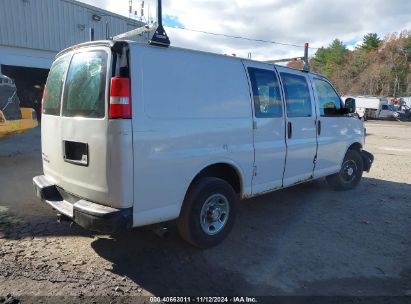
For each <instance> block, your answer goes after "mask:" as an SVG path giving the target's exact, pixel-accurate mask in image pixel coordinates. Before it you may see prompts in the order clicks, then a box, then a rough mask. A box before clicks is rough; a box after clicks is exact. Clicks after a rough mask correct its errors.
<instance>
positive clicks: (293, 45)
mask: <svg viewBox="0 0 411 304" xmlns="http://www.w3.org/2000/svg"><path fill="white" fill-rule="evenodd" d="M165 27H168V28H172V29H176V30H185V31H190V32H195V33H201V34H207V35H213V36H222V37H228V38H234V39H242V40H247V41H255V42H262V43H270V44H278V45H284V46H292V47H298V48H304V45H297V44H291V43H284V42H278V41H270V40H264V39H255V38H249V37H242V36H233V35H227V34H222V33H212V32H207V31H201V30H193V29H189V28H185V27H177V26H168V25H166V26H165ZM309 48H310V49H313V50H318V49H319V48H316V47H309Z"/></svg>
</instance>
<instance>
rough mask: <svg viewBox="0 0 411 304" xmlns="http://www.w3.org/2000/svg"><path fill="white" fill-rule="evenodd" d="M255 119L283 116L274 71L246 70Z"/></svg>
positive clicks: (278, 87)
mask: <svg viewBox="0 0 411 304" xmlns="http://www.w3.org/2000/svg"><path fill="white" fill-rule="evenodd" d="M248 73H249V75H250V80H251V86H252V90H253V99H254V109H255V116H256V117H262V118H264V117H281V116H282V115H283V109H282V102H281V93H280V86H279V82H278V79H277V76H276V75H275V73H274V71H268V70H261V69H256V68H248Z"/></svg>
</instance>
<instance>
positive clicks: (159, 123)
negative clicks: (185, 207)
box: [130, 45, 254, 226]
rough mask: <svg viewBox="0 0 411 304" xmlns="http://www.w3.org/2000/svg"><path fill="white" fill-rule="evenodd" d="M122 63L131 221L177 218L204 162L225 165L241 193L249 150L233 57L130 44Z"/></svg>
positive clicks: (242, 89) (245, 101)
mask: <svg viewBox="0 0 411 304" xmlns="http://www.w3.org/2000/svg"><path fill="white" fill-rule="evenodd" d="M130 61H131V64H132V65H133V66H134V67H135V68H133V69H131V73H132V74H131V78H132V88H131V89H132V98H133V109H132V111H133V148H134V149H133V153H134V191H135V196H134V208H133V211H134V217H133V220H134V221H133V224H134V226H140V225H144V224H151V223H155V222H159V221H164V220H170V219H174V218H176V217H178V215H179V212H180V208H181V204H182V202H183V200H184V196H185V194H186V191H187V190H188V187H189V185H190V183H191V182H192V180H193V179H194V177H195V176H196V175H197V174H198V173H199V172H200V171H201V170H202V169H203V168H204V167H206V166H208V165H211V164H216V163H228V164H231V165H233V167H234V168H236V169H237V171H238V172H239V173H240V175H242V181H241V183H242V185H243V189H244V191H243V194H245V195H249V194H250V191H251V177H252V166H253V161H254V151H253V145H252V119H251V105H250V96H249V90H248V85H247V78H246V75H245V72H244V69H243V66H242V63H241V61H240V60H235V59H232V58H229V57H221V56H215V55H210V54H203V53H196V52H192V51H185V50H179V49H173V48H168V49H166V48H157V47H150V46H145V45H130ZM247 191H248V193H247ZM143 214H144V216H142V215H143Z"/></svg>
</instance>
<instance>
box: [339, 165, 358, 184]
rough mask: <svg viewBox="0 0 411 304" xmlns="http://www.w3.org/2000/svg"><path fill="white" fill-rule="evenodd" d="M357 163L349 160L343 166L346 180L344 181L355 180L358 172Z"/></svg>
mask: <svg viewBox="0 0 411 304" xmlns="http://www.w3.org/2000/svg"><path fill="white" fill-rule="evenodd" d="M356 171H357V164H356V163H355V162H354V161H353V160H347V161H346V162H345V163H344V164H343V167H342V172H341V175H342V179H343V180H344V182H346V183H349V182H351V181H353V180H354V179H355V178H356V176H357V174H356Z"/></svg>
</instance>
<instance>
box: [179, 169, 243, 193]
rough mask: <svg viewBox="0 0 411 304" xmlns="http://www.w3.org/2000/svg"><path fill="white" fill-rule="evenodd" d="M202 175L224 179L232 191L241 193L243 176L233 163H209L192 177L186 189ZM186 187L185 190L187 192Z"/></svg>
mask: <svg viewBox="0 0 411 304" xmlns="http://www.w3.org/2000/svg"><path fill="white" fill-rule="evenodd" d="M202 177H216V178H220V179H222V180H225V181H226V182H227V183H228V184H230V185H231V187H233V189H234V191H235V192H236V193H237V194H239V195H241V194H242V193H243V189H244V188H243V178H242V174H241V171H240V170H239V168H237V167H236V166H235V165H233V164H231V163H227V162H218V163H214V164H209V165H207V166H205V167H204V168H203V169H201V170H200V171H199V172H198V173H197V175H196V176H194V178H193V179H192V181H191V183H190V185H189V187H188V189H190V188H191V186H192V185H193V184H194V183H195V182H196V181H197V180H199V179H200V178H202ZM188 189H187V192H188Z"/></svg>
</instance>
